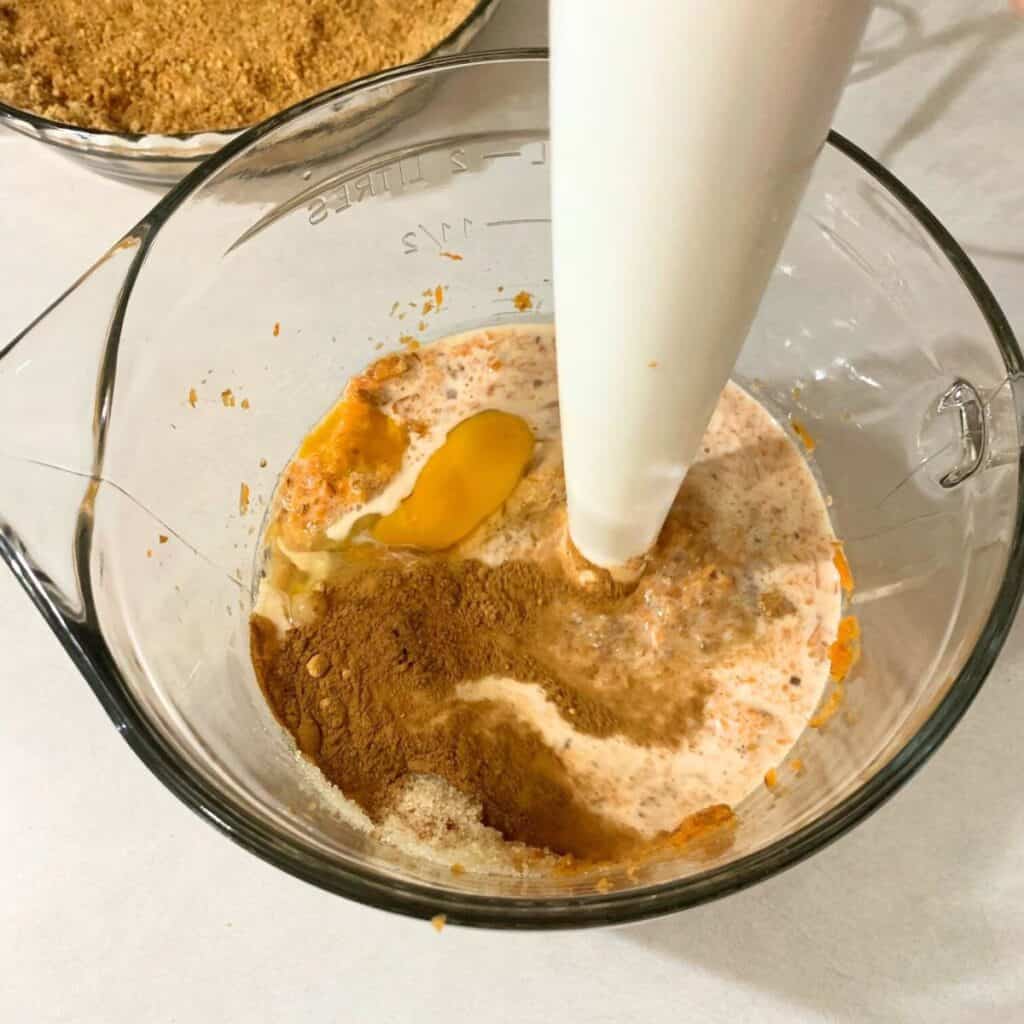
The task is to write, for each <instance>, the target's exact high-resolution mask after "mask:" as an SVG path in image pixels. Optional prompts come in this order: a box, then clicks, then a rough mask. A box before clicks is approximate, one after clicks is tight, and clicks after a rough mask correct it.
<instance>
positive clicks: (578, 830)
mask: <svg viewBox="0 0 1024 1024" xmlns="http://www.w3.org/2000/svg"><path fill="white" fill-rule="evenodd" d="M707 593H709V594H710V593H711V591H708V592H707ZM639 599H642V598H641V597H640V595H638V594H631V595H627V596H625V597H622V596H607V595H595V594H590V593H586V592H581V591H579V590H577V589H575V588H574V587H572V586H571V585H570V584H569V583H567V582H566V580H565V578H564V576H562V575H561V574H559V573H557V572H551V571H547V570H545V569H544V568H542V567H541V566H539V565H537V564H535V563H529V562H507V563H504V564H502V565H499V566H497V567H494V568H491V567H488V566H485V565H483V564H482V563H479V562H476V561H448V560H443V559H438V560H427V559H423V560H418V561H416V562H413V563H411V564H403V565H397V566H396V565H385V567H379V566H375V567H370V568H363V569H359V570H355V571H353V572H352V574H351V575H350V576H349V577H348V578H347V579H345V580H344V581H342V582H340V583H338V584H336V585H334V586H332V587H331V588H329V589H328V590H326V591H325V592H324V593H323V594H320V595H318V598H317V601H316V602H315V604H317V605H318V606H319V607H318V612H319V617H318V618H316V620H315V621H314V622H312V624H309V625H305V626H299V627H297V628H295V629H292V630H290V631H288V632H287V633H286V634H284V636H280V635H279V634H278V633H277V631H276V628H275V627H274V626H273V625H272V624H271V623H270V622H268V621H266V620H264V619H261V618H259V617H258V616H257V617H254V618H253V622H252V656H253V664H254V666H255V668H256V672H257V676H258V677H259V680H260V684H261V686H262V687H263V690H264V693H265V695H266V697H267V700H268V702H269V704H270V706H271V708H272V709H273V711H274V713H275V714H276V715H277V717H278V719H279V720H280V721H281V722H282V724H284V725H285V727H286V728H288V729H289V731H291V732H292V734H293V735H294V736H295V738H296V740H297V742H298V745H299V748H300V749H301V750H302V752H303V753H304V754H305V755H306V756H307V757H309V758H310V759H311V760H312V761H313V762H314V763H315V764H317V765H318V766H319V768H320V769H321V771H322V772H323V773H324V775H325V776H326V777H327V779H328V780H330V781H331V782H333V783H334V784H336V785H337V786H339V787H340V789H341V790H342V791H343V792H344V793H345V794H346V796H348V797H349V798H350V799H352V800H354V801H356V802H357V803H358V804H359V805H360V806H361V807H362V808H363V809H364V810H365V811H366V812H367V813H368V814H369V816H370V817H371V818H372V819H374V820H380V819H381V817H382V816H383V815H384V814H385V813H386V812H387V810H388V807H389V805H390V803H391V801H392V800H393V798H394V796H395V794H396V792H397V791H398V789H399V787H400V786H401V784H403V783H404V782H406V781H407V780H408V778H409V777H410V776H411V775H415V774H431V775H436V776H439V777H440V778H443V779H445V780H447V781H448V782H449V783H451V784H452V785H453V786H455V787H456V788H457V789H459V790H460V791H462V792H464V793H466V794H468V795H470V796H471V797H473V798H474V799H476V800H479V801H480V803H481V805H482V807H483V820H484V823H485V824H487V825H490V826H492V827H494V828H497V829H498V830H499V831H500V832H501V833H502V834H503V835H504V836H505V837H506V838H508V839H512V840H518V841H521V842H524V843H527V844H528V845H530V846H534V847H540V848H546V849H549V850H552V851H554V852H556V853H562V854H565V853H569V854H573V855H575V856H577V857H583V858H588V859H591V860H603V859H615V858H617V857H620V856H622V855H624V854H625V853H626V852H628V851H630V850H635V849H636V848H637V846H638V844H639V842H640V837H639V836H638V835H637V834H636V833H635V832H633V831H632V830H630V829H628V828H624V827H620V826H618V825H616V824H615V823H614V822H612V821H610V820H609V819H607V818H605V817H603V816H602V815H600V814H598V813H595V812H594V811H593V810H592V809H591V808H590V807H588V806H587V805H586V804H585V803H583V802H582V801H581V800H580V799H579V798H578V796H577V795H576V790H575V788H574V785H573V783H572V780H571V779H570V777H569V775H568V773H567V771H566V768H565V766H564V764H563V762H562V761H561V759H560V758H559V757H558V754H557V753H556V752H555V751H553V750H552V749H551V748H550V747H548V746H547V745H546V744H545V743H544V741H543V739H542V737H541V735H540V734H539V733H538V732H537V731H536V730H535V729H534V728H533V727H532V726H531V725H529V724H528V723H526V722H524V721H522V720H521V719H519V718H518V717H517V716H516V715H515V714H514V712H513V711H512V710H511V709H510V708H509V707H508V706H506V705H504V704H503V703H499V702H496V701H492V700H465V699H460V697H459V695H458V693H457V690H458V687H459V684H460V683H464V682H468V681H472V680H477V679H481V678H484V677H486V676H489V675H499V676H503V677H506V678H513V679H518V680H522V681H527V682H532V683H536V684H538V685H539V686H541V687H542V688H543V690H544V692H545V694H546V696H547V697H548V699H549V700H551V701H552V702H553V703H554V704H555V705H556V706H557V707H558V709H559V711H560V713H561V714H562V715H563V716H564V717H566V718H567V720H569V721H571V722H572V723H573V726H574V727H575V728H576V729H577V730H578V731H580V732H583V733H588V734H591V735H597V736H609V735H613V734H621V735H625V736H628V737H629V738H630V739H632V740H633V741H635V742H638V743H642V744H653V743H675V742H678V741H679V740H680V739H681V738H682V737H683V736H685V735H686V734H687V733H688V732H690V731H691V730H693V729H695V728H697V727H698V726H699V724H700V722H701V720H702V715H703V704H704V700H705V699H706V696H707V693H708V691H709V689H710V687H709V686H708V685H705V683H704V681H703V680H701V679H700V678H699V677H698V678H694V679H691V680H676V683H677V685H676V686H674V687H673V695H672V696H671V698H669V697H667V696H666V694H665V693H664V692H663V691H658V690H654V691H652V692H649V693H648V692H646V689H645V688H644V687H635V686H632V685H630V681H629V680H628V679H624V680H623V681H622V683H621V685H616V686H614V687H609V686H608V685H607V683H603V684H600V685H597V684H595V683H594V681H593V680H592V679H590V678H588V676H587V674H586V673H585V672H578V671H577V672H573V671H571V670H570V669H568V668H567V667H566V665H565V664H564V663H563V661H562V660H561V659H559V658H558V654H557V652H558V648H559V639H558V635H557V628H556V627H557V625H558V624H563V628H564V624H565V623H567V622H571V621H572V618H573V614H572V613H573V609H574V608H577V609H581V608H586V609H588V610H589V611H590V612H591V613H598V614H600V613H608V614H611V613H614V611H615V610H616V608H617V607H620V606H621V604H622V603H623V602H628V601H632V600H639ZM553 630H554V632H552V631H553Z"/></svg>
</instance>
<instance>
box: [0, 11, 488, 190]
mask: <svg viewBox="0 0 1024 1024" xmlns="http://www.w3.org/2000/svg"><path fill="white" fill-rule="evenodd" d="M499 2H500V0H478V2H477V4H476V6H475V7H474V8H473V10H472V11H470V13H469V15H468V16H467V17H466V18H465V20H464V21H463V22H462V23H461V24H460V25H459V26H458V27H457V28H456V29H455V30H454V31H453V32H451V33H450V34H449V35H448V36H447V37H446V38H445V39H443V40H442V41H441V42H440V43H439V44H438V45H437V46H436V47H434V49H432V50H431V51H430V52H428V53H426V54H424V60H426V59H430V58H436V57H447V56H450V55H452V54H457V53H461V52H462V51H463V50H465V49H466V47H467V46H469V44H470V43H471V42H472V41H473V39H474V38H475V37H476V36H477V34H478V33H479V32H480V31H481V30H482V29H483V27H484V26H485V25H486V24H487V23H488V22H489V21H490V19H491V16H492V15H493V14H494V12H495V10H496V9H497V6H498V4H499ZM0 126H6V127H8V128H10V129H11V130H12V131H16V132H18V133H19V134H21V135H27V136H28V137H29V138H33V139H38V140H39V141H40V142H43V143H45V144H46V145H49V146H54V147H56V148H57V149H58V150H59V151H60V152H62V153H64V154H65V155H66V156H70V157H72V158H73V159H75V160H78V161H79V162H80V163H82V164H84V165H85V166H86V167H91V168H92V169H93V170H95V171H98V172H99V173H100V174H104V175H107V176H108V177H111V178H118V179H121V180H123V181H131V182H137V183H141V184H145V185H157V186H164V185H170V184H173V183H174V182H176V181H178V180H179V179H181V178H182V177H184V176H185V175H186V174H188V172H189V171H191V170H193V169H194V168H196V167H198V166H199V164H201V163H202V162H203V160H205V159H206V158H207V157H208V156H209V155H210V154H211V153H216V152H217V150H218V149H220V148H221V146H223V145H224V144H225V143H226V142H230V141H231V139H234V138H236V137H237V136H239V135H241V134H242V132H243V131H244V130H245V129H243V128H224V129H218V130H216V131H202V132H183V133H180V134H174V135H162V134H155V133H148V134H142V135H140V134H135V133H131V132H113V131H105V130H103V129H99V128H83V127H81V126H79V125H74V124H69V123H67V122H64V121H54V120H51V119H50V118H47V117H43V116H41V115H39V114H36V113H33V112H32V111H30V110H23V109H21V108H19V107H15V106H12V105H11V104H8V103H4V102H2V101H0Z"/></svg>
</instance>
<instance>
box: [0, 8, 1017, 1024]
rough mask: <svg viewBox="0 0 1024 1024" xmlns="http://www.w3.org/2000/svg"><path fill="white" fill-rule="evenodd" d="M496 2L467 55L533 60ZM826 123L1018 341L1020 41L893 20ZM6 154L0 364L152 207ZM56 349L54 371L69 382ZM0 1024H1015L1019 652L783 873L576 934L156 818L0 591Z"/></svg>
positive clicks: (16, 149) (949, 22)
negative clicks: (886, 795) (435, 914)
mask: <svg viewBox="0 0 1024 1024" xmlns="http://www.w3.org/2000/svg"><path fill="white" fill-rule="evenodd" d="M545 22H546V19H545V16H544V3H543V0H506V2H505V5H504V7H503V9H502V10H501V11H500V12H499V15H498V17H497V18H496V19H495V22H494V23H493V24H492V26H491V27H490V28H489V29H488V30H487V32H486V34H485V36H484V38H483V39H482V40H481V45H482V46H486V47H495V46H506V45H523V44H539V43H544V42H545V39H546V24H545ZM866 49H867V50H868V51H869V53H868V56H867V58H866V59H865V60H863V61H861V62H860V63H859V64H858V68H857V72H856V74H855V78H854V83H853V84H852V85H851V87H850V88H849V90H848V92H847V95H846V97H845V99H844V102H843V106H842V109H841V111H840V115H839V119H838V127H839V129H840V130H841V131H843V132H845V133H846V134H848V135H850V136H851V137H852V138H853V139H854V140H856V141H857V142H859V143H860V144H861V145H863V146H864V147H865V148H867V149H868V150H869V151H870V152H873V153H875V154H877V155H879V156H880V157H881V158H882V159H883V160H884V161H885V162H886V163H887V164H888V165H889V166H890V167H891V168H892V169H893V170H894V171H895V172H896V173H897V174H898V175H899V176H900V177H902V178H903V179H904V180H905V181H906V182H907V183H908V184H909V185H910V186H911V188H913V189H914V190H915V191H916V192H917V193H918V195H920V196H921V197H922V198H923V199H924V200H925V201H926V202H927V203H929V204H930V205H931V207H932V209H933V210H934V211H935V212H936V213H937V214H938V215H939V217H940V218H941V219H942V220H943V221H945V223H946V224H947V225H948V226H949V227H950V228H951V230H952V231H953V233H954V234H955V235H956V236H957V237H958V238H959V239H960V240H961V241H962V242H963V243H964V244H965V245H966V246H967V249H968V251H969V252H970V253H971V254H972V256H974V257H975V258H976V259H977V261H978V263H979V265H980V267H981V269H982V271H983V273H984V274H985V275H986V277H987V278H988V280H989V282H990V283H991V285H992V287H993V288H994V290H995V292H996V295H997V296H998V298H999V299H1000V300H1001V302H1002V303H1003V304H1004V307H1005V309H1006V311H1007V313H1008V314H1009V316H1010V318H1011V320H1012V321H1013V322H1014V324H1015V326H1016V327H1017V329H1018V330H1021V329H1024V289H1022V287H1021V286H1022V283H1024V241H1021V233H1022V229H1024V216H1022V215H1024V172H1022V161H1024V22H1021V21H1014V20H1013V19H1012V17H1010V16H1009V15H1008V14H1007V13H1006V11H1005V4H1004V3H1003V0H899V2H897V0H883V2H882V3H881V4H880V10H879V12H878V14H877V15H876V20H875V21H874V23H873V26H872V28H871V31H870V35H869V39H868V43H867V47H866ZM155 198H156V196H155V193H153V192H147V191H145V190H142V189H137V188H132V187H129V186H125V185H120V184H116V183H113V182H109V181H105V180H103V179H101V178H98V177H96V176H94V175H93V174H91V173H90V172H88V171H85V170H82V169H81V168H79V167H78V166H77V165H75V164H72V163H70V162H68V161H66V160H65V159H64V158H62V157H60V156H58V155H56V154H53V153H50V152H49V151H46V150H45V149H44V148H43V147H41V146H39V145H37V144H35V143H33V142H31V141H29V140H26V139H22V138H20V137H15V136H14V135H11V134H7V133H0V240H2V245H0V298H2V301H0V339H6V338H8V337H10V336H11V335H12V334H13V333H14V332H15V331H16V330H18V329H19V328H21V327H22V326H23V325H24V324H25V323H27V322H28V321H29V320H30V319H31V318H32V317H33V316H34V315H35V314H36V313H37V312H38V311H39V310H40V309H41V308H42V307H43V306H44V305H45V304H46V303H48V302H49V301H50V300H52V299H53V298H54V296H55V295H56V294H57V293H58V292H59V291H60V290H61V289H62V288H63V287H64V286H65V285H66V284H68V283H69V282H70V281H71V279H72V278H73V277H74V276H75V275H76V274H77V272H79V271H80V270H81V269H83V268H84V267H85V266H86V265H88V264H89V263H91V262H92V260H93V259H94V258H95V257H96V256H97V255H98V254H99V253H100V252H101V251H102V250H103V249H104V248H105V247H106V246H107V245H108V244H109V243H110V242H111V241H113V240H114V239H116V238H117V237H118V236H119V235H120V234H121V233H122V232H123V231H124V230H125V229H127V228H128V227H129V226H130V225H131V224H132V222H133V221H134V220H135V219H136V218H138V217H139V216H140V215H141V214H143V213H144V212H145V211H146V210H147V209H148V208H149V207H150V206H151V205H152V204H153V202H154V201H155ZM73 358H74V357H73V352H69V361H73ZM0 686H2V688H3V690H2V692H3V696H4V701H5V704H4V710H3V713H2V714H0V779H2V780H3V781H2V783H0V792H2V793H3V801H2V805H0V807H2V814H3V822H4V825H3V830H2V836H3V838H2V840H0V921H2V926H0V1020H4V1021H10V1022H11V1024H14V1022H18V1024H22V1022H28V1021H74V1022H97V1024H98V1022H110V1021H119V1022H120V1021H124V1022H132V1024H149V1022H172V1021H178V1022H188V1024H195V1022H207V1021H209V1022H223V1021H246V1022H249V1021H251V1022H257V1021H258V1022H263V1021H267V1022H284V1021H332V1022H334V1021H337V1022H342V1021H344V1022H346V1024H347V1022H350V1021H368V1022H370V1021H372V1022H374V1024H386V1022H390V1021H413V1020H415V1021H417V1022H423V1024H425V1022H429V1021H435V1020H436V1021H453V1020H456V1021H461V1020H467V1019H474V1018H479V1019H481V1020H488V1021H495V1022H498V1021H506V1020H507V1021H515V1022H517V1024H529V1022H534V1021H536V1022H545V1024H546V1022H549V1021H550V1020H552V1019H566V1020H569V1021H572V1022H577V1021H578V1022H598V1021H609V1022H610V1021H620V1020H625V1019H635V1020H649V1021H663V1020H664V1021H698V1020H699V1021H711V1022H719V1021H720V1022H723V1024H736V1022H740V1021H754V1022H757V1024H770V1022H780V1024H783V1022H784V1024H794V1022H803V1021H808V1022H809V1021H885V1022H891V1021H928V1022H929V1024H940V1022H946V1021H949V1022H962V1021H986V1022H989V1021H1007V1022H1009V1021H1021V1020H1024V966H1022V951H1024V799H1022V797H1021V794H1020V789H1021V785H1020V780H1021V779H1022V778H1024V772H1022V766H1021V750H1022V748H1024V743H1022V741H1021V736H1020V733H1021V728H1022V725H1024V631H1022V630H1021V629H1017V631H1016V633H1015V634H1014V636H1012V637H1011V640H1010V642H1009V645H1008V647H1007V649H1006V651H1005V652H1004V654H1003V655H1002V658H1001V659H1000V661H999V664H998V665H997V667H996V669H995V671H994V672H993V673H992V676H991V678H990V679H989V681H988V683H987V684H986V686H985V688H984V690H983V692H982V694H981V696H980V697H979V699H978V701H977V702H976V704H975V705H974V707H973V708H972V709H971V711H970V712H969V714H968V715H967V717H966V719H965V720H964V722H963V723H962V725H961V726H960V727H959V728H958V729H957V731H956V733H955V734H954V735H953V737H952V738H951V739H950V740H949V742H948V743H947V744H946V745H945V746H944V747H943V749H942V750H941V751H940V752H939V753H938V754H937V756H936V757H934V758H933V760H932V761H931V762H930V763H929V764H928V765H927V767H926V768H925V769H924V770H923V771H922V772H921V774H920V775H919V777H918V778H916V779H915V780H914V781H913V782H912V783H911V784H910V786H909V787H907V788H906V789H905V790H904V791H903V792H901V793H900V794H899V795H898V796H897V797H896V798H895V799H893V800H892V801H891V802H890V803H889V804H887V805H886V807H885V808H884V809H883V810H881V811H880V812H879V813H878V814H876V815H875V816H874V817H873V818H872V819H871V820H870V821H868V822H866V823H865V824H863V825H862V826H861V827H859V828H858V829H857V830H856V831H855V832H853V833H852V834H851V835H849V836H847V837H846V838H844V839H842V840H841V841H840V842H838V843H836V844H835V845H834V846H832V847H831V848H829V849H828V850H826V851H824V852H822V853H820V854H819V855H818V856H816V857H814V858H813V859H812V860H810V861H809V862H807V863H805V864H803V865H801V866H799V867H797V868H795V869H794V870H792V871H790V872H788V873H787V874H785V875H783V876H781V877H779V878H776V879H773V880H772V881H769V882H767V883H765V884H763V885H761V886H758V887H756V888H754V889H752V890H749V891H747V892H745V893H742V894H740V895H738V896H734V897H731V898H730V899H728V900H725V901H723V902H719V903H716V904H714V905H711V906H707V907H703V908H700V909H698V910H693V911H689V912H687V913H685V914H682V915H679V916H675V917H671V918H667V919H663V920H660V921H656V922H652V923H646V924H642V925H637V926H632V927H629V928H622V929H618V930H606V931H600V932H586V933H579V934H554V935H541V934H517V935H508V934H491V933H484V932H474V931H470V930H459V929H454V928H449V929H447V930H445V932H444V933H443V934H441V935H437V934H435V932H434V931H433V930H432V929H431V928H430V926H429V925H427V924H426V923H423V922H417V921H411V920H406V919H402V918H398V917H393V916H389V915H387V914H384V913H381V912H377V911H373V910H368V909H365V908H363V907H360V906H357V905H355V904H351V903H348V902H346V901H344V900H341V899H338V898H335V897H332V896H329V895H326V894H324V893H322V892H320V891H318V890H317V889H314V888H312V887H311V886H308V885H305V884H303V883H302V882H299V881H296V880H295V879H293V878H291V877H289V876H287V875H285V874H283V873H282V872H279V871H277V870H275V869H274V868H271V867H269V866H267V865H266V864H263V863H262V862H260V861H258V860H257V859H256V858H254V857H252V856H250V855H249V854H248V853H245V852H244V851H242V850H241V849H239V848H238V847H236V846H234V845H233V844H231V843H230V842H228V841H227V840H225V839H224V838H223V837H222V836H220V835H218V834H217V833H216V832H215V831H214V830H213V829H211V828H210V827H208V826H207V825H205V824H203V823H202V822H201V821H200V820H199V819H198V818H197V817H196V816H195V815H193V814H191V813H190V812H189V811H188V810H186V808H185V807H184V806H183V805H181V804H180V803H178V802H177V800H176V799H175V798H174V797H172V796H171V795H170V793H168V792H167V791H166V790H165V789H164V788H163V787H162V786H161V784H160V783H159V782H157V780H156V779H155V778H154V777H153V776H151V775H150V774H149V773H148V772H147V770H146V769H145V768H144V767H143V766H142V764H141V763H140V762H139V761H138V760H137V759H136V758H135V757H134V755H133V754H132V753H131V751H130V750H129V749H128V747H127V746H126V745H125V744H124V743H123V742H122V740H121V739H120V738H119V737H118V736H117V734H116V733H115V731H114V730H113V729H112V728H111V725H110V722H109V720H108V719H107V717H106V715H105V714H104V713H103V711H102V710H101V709H100V706H99V704H98V703H97V702H96V700H95V699H94V698H93V696H92V694H91V693H90V691H89V690H88V688H87V687H86V685H85V684H84V682H83V681H82V680H81V679H80V678H79V676H78V675H77V674H76V672H75V671H74V670H73V668H72V667H71V664H70V662H69V661H68V660H67V658H66V657H65V655H64V654H63V652H62V651H61V650H60V648H59V647H58V645H57V643H56V642H55V641H54V639H53V637H52V636H51V635H50V633H49V632H48V630H47V628H46V627H45V626H44V624H43V622H42V620H41V619H40V618H39V616H38V615H37V614H36V612H35V611H34V610H33V609H32V608H31V607H30V605H29V603H28V601H27V599H26V598H25V597H24V596H23V595H22V593H21V592H20V590H19V589H18V587H17V586H16V584H15V582H14V580H13V578H12V577H11V576H10V574H9V573H7V572H6V571H4V570H0Z"/></svg>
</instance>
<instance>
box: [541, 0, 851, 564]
mask: <svg viewBox="0 0 1024 1024" xmlns="http://www.w3.org/2000/svg"><path fill="white" fill-rule="evenodd" d="M870 9H871V0H632V2H629V3H622V2H621V0H616V2H612V0H551V44H552V65H551V134H552V217H553V225H552V228H553V239H554V275H555V276H554V284H555V292H556V307H557V329H558V375H559V399H560V404H561V420H562V432H563V443H564V449H565V475H566V487H567V492H568V501H569V532H570V536H571V538H572V540H573V542H574V543H575V545H576V547H577V548H578V550H579V551H580V553H581V554H582V555H583V556H584V557H585V558H587V559H589V560H590V561H591V562H593V563H595V564H597V565H600V566H603V567H606V568H614V567H617V566H621V565H623V564H625V563H626V562H627V561H629V560H630V559H631V558H634V557H635V556H640V555H642V554H643V553H644V552H646V551H647V550H648V548H649V547H650V546H651V544H652V543H653V542H654V540H655V539H656V538H657V535H658V533H659V531H660V530H661V527H662V524H663V523H664V520H665V516H666V515H667V513H668V509H669V507H670V506H671V504H672V502H673V500H674V498H675V495H676V493H677V491H678V489H679V486H680V484H681V483H682V481H683V478H684V476H685V475H686V470H687V468H688V466H689V464H690V462H691V461H692V459H693V456H694V454H695V452H696V449H697V446H698V445H699V443H700V439H701V437H702V435H703V433H704V429H705V427H706V426H707V423H708V420H709V419H710V417H711V413H712V412H713V410H714V407H715V404H716V402H717V400H718V396H719V394H720V392H721V390H722V388H723V387H724V386H725V383H726V381H727V379H728V377H729V374H730V372H731V371H732V368H733V365H734V364H735V362H736V358H737V356H738V354H739V351H740V348H741V347H742V345H743V341H744V339H745V337H746V335H747V332H748V330H749V329H750V325H751V322H752V321H753V319H754V316H755V314H756V312H757V307H758V304H759V303H760V301H761V296H762V293H763V292H764V289H765V286H766V285H767V282H768V278H769V276H770V274H771V271H772V268H773V267H774V265H775V262H776V260H777V258H778V255H779V251H780V249H781V248H782V243H783V241H784V239H785V236H786V234H787V232H788V230H789V227H790V224H791V222H792V219H793V216H794V214H795V211H796V207H797V205H798V203H799V201H800V198H801V196H802V194H803V190H804V187H805V186H806V183H807V179H808V176H809V174H810V171H811V169H812V166H813V163H814V160H815V157H816V156H817V153H818V151H819V150H820V148H821V146H822V144H823V143H824V141H825V137H826V135H827V133H828V129H829V125H830V123H831V120H832V116H833V114H834V112H835V107H836V104H837V103H838V101H839V97H840V94H841V91H842V87H843V84H844V82H845V80H846V77H847V74H848V73H849V69H850V65H851V63H852V60H853V56H854V53H855V50H856V47H857V44H858V42H859V41H860V39H861V36H862V34H863V32H864V28H865V25H866V23H867V19H868V15H869V13H870Z"/></svg>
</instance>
